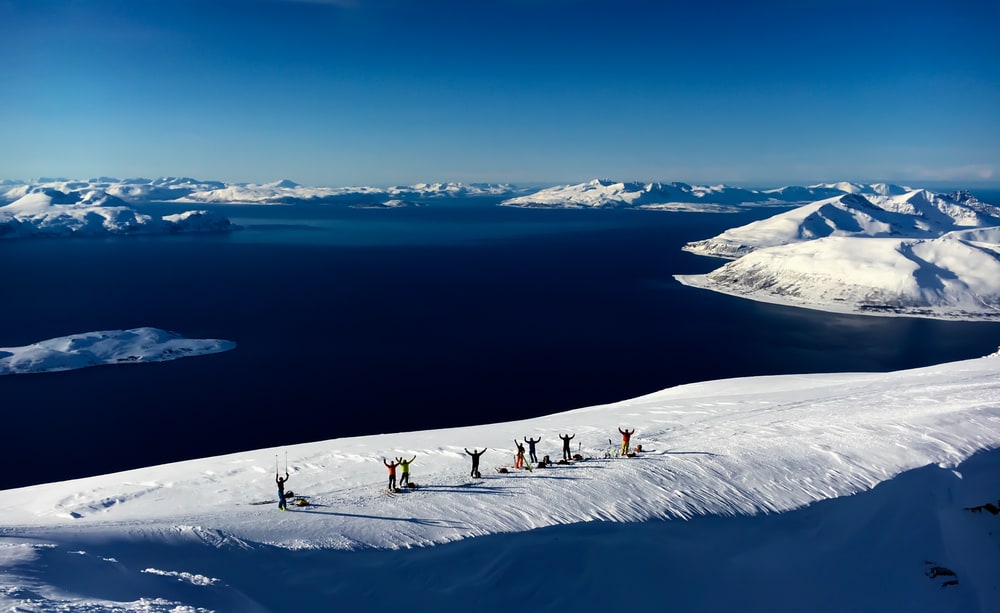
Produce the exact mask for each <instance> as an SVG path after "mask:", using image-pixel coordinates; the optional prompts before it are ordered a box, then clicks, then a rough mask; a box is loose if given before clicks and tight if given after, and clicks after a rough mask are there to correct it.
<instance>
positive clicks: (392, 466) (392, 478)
mask: <svg viewBox="0 0 1000 613" xmlns="http://www.w3.org/2000/svg"><path fill="white" fill-rule="evenodd" d="M382 463H383V464H385V467H386V468H388V469H389V491H390V492H392V491H394V490H395V489H396V467H397V466H399V462H386V461H385V458H382Z"/></svg>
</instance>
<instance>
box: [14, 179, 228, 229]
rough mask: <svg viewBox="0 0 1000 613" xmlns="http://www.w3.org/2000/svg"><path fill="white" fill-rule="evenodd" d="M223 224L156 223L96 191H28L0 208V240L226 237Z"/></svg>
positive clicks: (194, 216) (207, 219)
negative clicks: (206, 234)
mask: <svg viewBox="0 0 1000 613" xmlns="http://www.w3.org/2000/svg"><path fill="white" fill-rule="evenodd" d="M235 229H237V226H234V225H233V224H231V223H230V222H229V220H228V219H226V218H224V217H220V216H218V215H215V214H213V213H209V212H207V211H185V212H184V213H179V214H176V215H166V216H163V217H160V218H156V217H153V216H151V215H146V214H143V213H140V212H138V211H137V210H135V209H134V208H132V207H131V206H130V205H128V204H127V203H126V202H124V201H123V200H121V199H119V198H117V197H115V196H112V195H109V194H108V193H107V192H104V191H102V190H93V189H91V190H85V191H84V190H80V191H71V192H63V191H59V190H56V189H43V190H39V191H33V192H29V193H27V194H25V195H24V196H21V197H20V198H18V199H17V200H15V201H14V202H12V203H11V204H8V205H6V206H2V207H0V239H4V238H29V237H65V236H106V235H131V234H174V233H179V232H229V231H231V230H235Z"/></svg>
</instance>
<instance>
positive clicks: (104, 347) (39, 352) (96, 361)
mask: <svg viewBox="0 0 1000 613" xmlns="http://www.w3.org/2000/svg"><path fill="white" fill-rule="evenodd" d="M235 347H236V343H234V342H232V341H224V340H218V339H192V338H184V337H182V336H181V335H180V334H177V333H176V332H167V331H166V330H160V329H158V328H150V327H143V328H133V329H131V330H104V331H100V332H87V333H83V334H72V335H70V336H63V337H59V338H53V339H49V340H45V341H40V342H37V343H33V344H31V345H25V346H23V347H0V375H14V374H27V373H41V372H55V371H60V370H75V369H77V368H87V367H89V366H100V365H104V364H139V363H148V362H166V361H168V360H176V359H179V358H186V357H193V356H199V355H207V354H210V353H219V352H222V351H229V350H230V349H234V348H235Z"/></svg>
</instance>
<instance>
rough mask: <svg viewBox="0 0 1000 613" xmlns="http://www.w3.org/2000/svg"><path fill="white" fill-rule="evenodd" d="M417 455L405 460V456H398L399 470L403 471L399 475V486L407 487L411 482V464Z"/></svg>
mask: <svg viewBox="0 0 1000 613" xmlns="http://www.w3.org/2000/svg"><path fill="white" fill-rule="evenodd" d="M416 459H417V456H413V457H412V458H410V459H409V460H404V459H403V458H396V462H397V463H398V464H399V470H400V471H402V473H401V474H400V476H399V487H406V486H407V485H409V484H410V464H412V463H413V460H416Z"/></svg>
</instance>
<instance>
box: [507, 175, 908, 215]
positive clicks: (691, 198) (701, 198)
mask: <svg viewBox="0 0 1000 613" xmlns="http://www.w3.org/2000/svg"><path fill="white" fill-rule="evenodd" d="M905 190H906V188H903V187H900V186H896V185H887V184H884V183H875V184H870V185H861V184H857V183H836V184H823V185H813V186H810V187H798V186H795V187H782V188H778V189H771V190H763V191H761V190H752V189H745V188H741V187H731V186H727V185H711V186H706V185H689V184H687V183H678V182H674V183H661V182H651V183H640V182H637V181H629V182H625V181H613V180H610V179H595V180H593V181H589V182H587V183H578V184H575V185H560V186H556V187H551V188H547V189H543V190H540V191H538V192H535V193H533V194H527V195H524V196H518V197H514V198H509V199H507V200H504V201H503V202H502V203H501V204H502V205H504V206H517V207H524V208H638V209H684V208H685V207H683V206H681V205H684V204H698V205H703V206H707V205H715V206H716V207H718V206H730V207H735V206H738V205H748V204H755V205H783V204H789V203H801V202H809V201H812V200H818V199H821V198H831V197H834V196H840V195H843V194H845V193H858V194H873V195H877V194H882V193H903V192H904V191H905Z"/></svg>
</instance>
